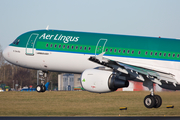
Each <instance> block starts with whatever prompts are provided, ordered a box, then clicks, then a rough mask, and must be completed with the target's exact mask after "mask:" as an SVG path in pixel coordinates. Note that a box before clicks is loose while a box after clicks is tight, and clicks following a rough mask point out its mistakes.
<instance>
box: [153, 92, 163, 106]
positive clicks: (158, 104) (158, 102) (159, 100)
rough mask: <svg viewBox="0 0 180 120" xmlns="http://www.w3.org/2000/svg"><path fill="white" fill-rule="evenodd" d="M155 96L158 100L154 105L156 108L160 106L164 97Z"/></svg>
mask: <svg viewBox="0 0 180 120" xmlns="http://www.w3.org/2000/svg"><path fill="white" fill-rule="evenodd" d="M154 98H155V101H156V104H155V106H154V108H159V107H160V106H161V104H162V99H161V97H160V96H159V95H154Z"/></svg>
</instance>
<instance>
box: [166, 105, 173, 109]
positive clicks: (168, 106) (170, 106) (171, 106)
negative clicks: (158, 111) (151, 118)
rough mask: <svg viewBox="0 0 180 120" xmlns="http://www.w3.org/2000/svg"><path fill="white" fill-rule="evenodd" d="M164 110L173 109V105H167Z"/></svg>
mask: <svg viewBox="0 0 180 120" xmlns="http://www.w3.org/2000/svg"><path fill="white" fill-rule="evenodd" d="M166 108H174V105H167V106H166Z"/></svg>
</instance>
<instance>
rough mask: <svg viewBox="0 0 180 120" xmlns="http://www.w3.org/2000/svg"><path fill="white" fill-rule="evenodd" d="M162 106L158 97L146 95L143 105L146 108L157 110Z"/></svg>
mask: <svg viewBox="0 0 180 120" xmlns="http://www.w3.org/2000/svg"><path fill="white" fill-rule="evenodd" d="M161 104H162V99H161V97H160V96H159V95H153V96H152V95H147V96H146V97H145V98H144V105H145V107H147V108H159V107H160V106H161Z"/></svg>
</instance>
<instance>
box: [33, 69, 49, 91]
mask: <svg viewBox="0 0 180 120" xmlns="http://www.w3.org/2000/svg"><path fill="white" fill-rule="evenodd" d="M46 79H47V72H45V71H41V70H38V71H37V86H36V90H37V92H45V91H46V87H45V80H46ZM39 81H40V84H39Z"/></svg>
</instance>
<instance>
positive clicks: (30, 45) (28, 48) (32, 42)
mask: <svg viewBox="0 0 180 120" xmlns="http://www.w3.org/2000/svg"><path fill="white" fill-rule="evenodd" d="M38 35H39V34H36V33H32V34H31V35H30V37H29V39H28V41H27V44H26V55H34V47H35V43H36V39H37V37H38Z"/></svg>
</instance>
